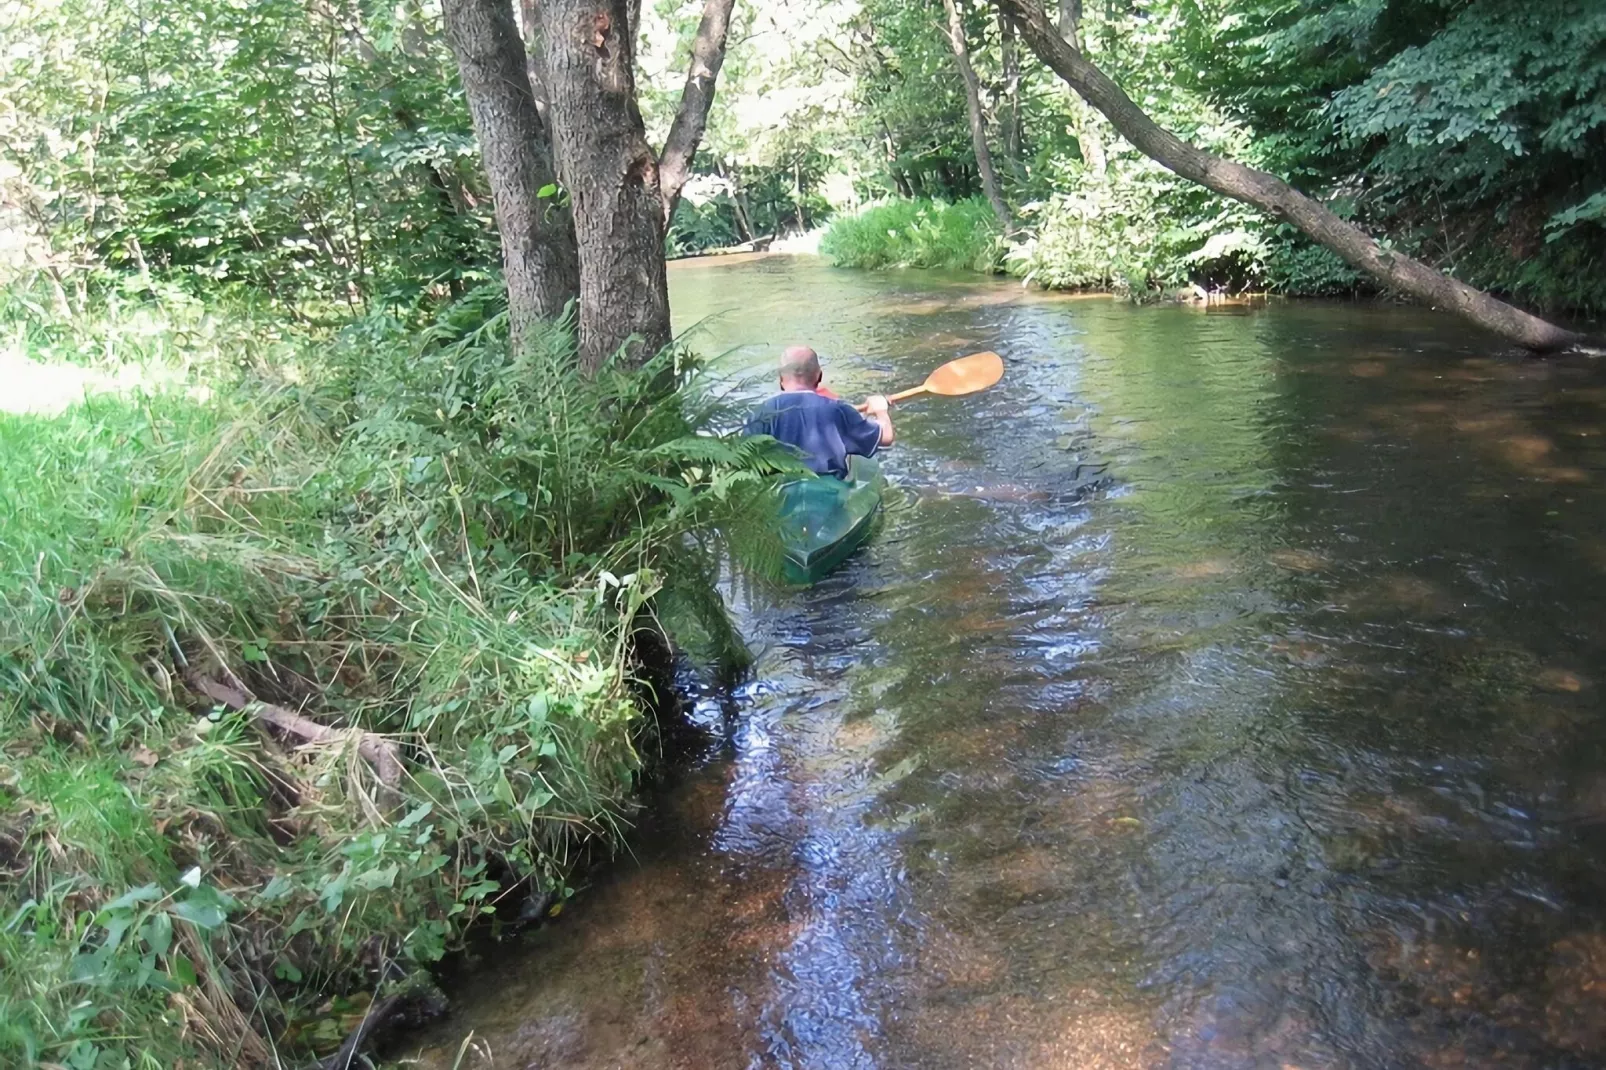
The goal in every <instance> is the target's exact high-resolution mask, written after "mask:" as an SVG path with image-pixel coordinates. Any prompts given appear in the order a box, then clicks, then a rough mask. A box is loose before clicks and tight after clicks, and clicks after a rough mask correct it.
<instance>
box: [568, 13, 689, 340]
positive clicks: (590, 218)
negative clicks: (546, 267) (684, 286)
mask: <svg viewBox="0 0 1606 1070" xmlns="http://www.w3.org/2000/svg"><path fill="white" fill-rule="evenodd" d="M543 15H544V18H543V22H544V24H545V29H546V45H547V50H546V60H547V63H546V66H547V79H548V85H547V88H548V91H549V92H550V93H551V116H552V128H553V134H554V137H553V144H554V147H555V148H556V150H557V161H558V174H559V175H561V176H562V178H563V185H564V188H565V189H567V190H568V192H569V199H570V202H571V204H572V205H573V207H574V222H575V236H576V238H577V239H578V240H579V245H580V359H581V365H582V367H584V368H585V369H586V370H587V371H595V370H596V369H597V368H599V367H601V366H602V363H603V362H604V361H605V360H607V359H608V358H609V357H611V356H612V355H613V354H614V353H616V352H617V351H619V350H620V348H621V347H623V346H625V345H626V344H627V343H628V344H629V348H628V350H627V352H626V359H627V360H628V361H630V362H631V363H636V364H639V363H641V362H642V361H644V360H646V359H647V358H648V357H650V356H652V355H653V354H654V353H656V352H658V350H660V349H662V348H663V347H664V346H666V345H668V344H669V339H670V328H669V289H668V283H667V280H666V277H665V270H664V206H663V198H662V196H661V194H660V192H659V183H658V159H657V157H656V156H654V155H653V151H652V149H651V148H649V147H648V145H647V133H646V130H645V129H644V127H643V126H642V121H641V110H640V108H638V107H637V105H636V80H635V49H634V47H633V45H634V36H633V33H632V31H631V29H630V17H629V5H628V2H627V0H545V4H544V11H543Z"/></svg>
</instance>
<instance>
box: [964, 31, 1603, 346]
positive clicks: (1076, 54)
mask: <svg viewBox="0 0 1606 1070" xmlns="http://www.w3.org/2000/svg"><path fill="white" fill-rule="evenodd" d="M993 3H994V4H995V5H996V6H997V7H998V9H999V10H1000V11H1002V12H1003V13H1004V14H1005V15H1007V16H1008V17H1009V18H1010V19H1011V21H1013V22H1014V23H1015V25H1016V27H1017V28H1018V29H1019V30H1020V34H1021V37H1022V39H1024V40H1025V41H1026V43H1027V44H1028V45H1029V46H1030V47H1031V49H1032V51H1033V52H1035V53H1037V55H1038V58H1040V59H1041V60H1042V61H1043V62H1044V63H1046V64H1048V66H1049V67H1050V68H1052V69H1053V70H1054V72H1055V73H1056V74H1058V75H1059V76H1060V77H1061V78H1063V79H1065V81H1066V82H1067V83H1069V84H1070V86H1071V88H1072V89H1074V90H1076V91H1077V92H1078V93H1079V94H1081V95H1082V97H1083V98H1084V99H1085V100H1086V101H1087V102H1088V103H1089V104H1091V105H1093V107H1095V108H1097V109H1098V110H1099V111H1101V112H1103V113H1104V116H1105V117H1106V118H1107V119H1109V120H1110V124H1111V125H1112V126H1114V127H1115V129H1116V130H1117V131H1119V132H1120V133H1121V135H1122V136H1124V137H1125V138H1126V139H1127V140H1128V141H1130V142H1131V143H1132V145H1133V146H1134V147H1135V148H1136V149H1137V150H1138V151H1139V152H1142V153H1143V154H1144V155H1146V156H1148V157H1149V158H1151V159H1153V160H1155V161H1156V162H1158V163H1160V164H1161V165H1163V166H1165V167H1166V168H1169V169H1170V170H1171V171H1174V172H1176V173H1177V174H1178V175H1181V176H1182V177H1183V178H1186V179H1188V180H1190V181H1193V182H1197V183H1199V184H1200V185H1201V186H1204V187H1206V188H1207V189H1212V190H1215V191H1216V192H1217V193H1220V194H1222V195H1224V196H1227V197H1231V198H1233V199H1234V200H1238V201H1242V202H1244V203H1245V204H1249V205H1253V206H1254V207H1256V208H1259V209H1261V210H1262V211H1265V212H1268V213H1270V214H1271V215H1273V216H1275V217H1277V218H1278V219H1284V220H1287V221H1288V222H1289V223H1292V224H1293V225H1294V226H1296V227H1298V228H1299V229H1300V230H1301V231H1303V232H1304V233H1305V234H1307V235H1309V236H1310V237H1311V238H1312V239H1314V240H1315V241H1317V242H1320V243H1321V244H1322V245H1325V246H1326V247H1327V248H1329V249H1331V250H1332V251H1333V252H1334V253H1336V254H1338V255H1339V256H1340V257H1342V258H1343V259H1344V260H1345V261H1347V262H1348V263H1349V264H1351V265H1352V266H1354V267H1356V268H1358V269H1359V270H1361V271H1364V272H1366V273H1367V274H1368V275H1371V276H1372V277H1373V278H1376V279H1377V280H1379V281H1380V282H1382V283H1383V284H1384V285H1385V286H1388V287H1390V288H1393V289H1397V290H1401V291H1404V292H1405V293H1408V294H1410V295H1411V296H1413V297H1415V298H1417V299H1419V300H1421V301H1424V302H1426V303H1428V304H1430V305H1434V306H1437V307H1441V308H1445V309H1448V310H1449V311H1452V312H1455V313H1457V314H1458V315H1460V316H1462V317H1464V318H1465V319H1468V320H1470V321H1472V322H1473V323H1476V324H1478V325H1479V326H1480V327H1483V328H1484V329H1486V330H1489V331H1493V332H1494V333H1495V334H1498V335H1500V336H1502V337H1504V338H1507V339H1509V340H1510V341H1513V342H1515V343H1517V344H1518V345H1520V346H1523V347H1524V348H1526V349H1531V350H1534V351H1535V352H1551V351H1554V350H1558V349H1566V348H1568V347H1569V346H1573V345H1577V344H1579V343H1581V342H1582V341H1583V339H1582V337H1581V336H1580V335H1578V334H1575V333H1574V332H1572V331H1569V330H1566V329H1565V328H1562V327H1558V326H1556V325H1555V324H1553V323H1549V322H1546V321H1545V320H1542V319H1540V318H1539V317H1538V316H1534V315H1531V314H1529V313H1527V312H1524V311H1522V310H1521V309H1519V308H1515V307H1513V306H1511V305H1508V304H1506V303H1505V302H1504V301H1501V300H1499V299H1497V298H1495V297H1492V296H1490V295H1489V294H1487V293H1484V292H1483V291H1482V290H1478V289H1475V288H1473V287H1471V286H1468V285H1467V284H1466V283H1464V282H1460V281H1459V280H1456V279H1452V278H1450V277H1449V276H1448V275H1445V274H1443V273H1442V272H1439V271H1435V270H1434V269H1433V268H1431V267H1429V266H1428V265H1426V264H1424V263H1421V262H1420V261H1417V260H1413V259H1411V258H1410V257H1407V256H1405V255H1403V254H1401V253H1399V252H1396V251H1394V250H1390V249H1385V248H1383V247H1382V246H1381V245H1379V244H1378V243H1377V241H1376V240H1374V239H1373V238H1372V237H1371V236H1370V235H1369V234H1367V233H1366V232H1365V231H1363V230H1361V229H1360V228H1359V227H1357V226H1355V225H1353V224H1351V223H1348V222H1345V221H1344V220H1342V219H1340V218H1339V217H1338V216H1337V215H1335V214H1334V213H1333V212H1331V211H1329V210H1328V209H1327V208H1326V207H1325V206H1324V205H1322V204H1320V203H1318V202H1317V201H1314V200H1312V199H1311V198H1309V197H1307V196H1305V195H1304V194H1303V193H1300V192H1299V191H1298V190H1296V189H1294V188H1293V187H1292V186H1290V185H1288V183H1286V182H1284V181H1283V180H1282V179H1280V178H1277V177H1276V176H1274V175H1270V174H1267V173H1266V172H1265V171H1258V170H1256V169H1255V168H1252V167H1246V166H1245V165H1243V164H1241V163H1238V162H1237V161H1236V160H1229V159H1225V158H1223V157H1221V156H1217V155H1215V154H1214V153H1211V152H1206V151H1205V150H1203V149H1201V148H1199V147H1197V146H1195V145H1190V144H1189V143H1188V142H1186V141H1183V140H1182V139H1181V138H1179V137H1177V136H1176V135H1175V134H1173V133H1171V132H1170V131H1169V130H1165V129H1163V128H1161V127H1160V126H1159V125H1158V124H1156V123H1155V121H1154V120H1153V119H1150V118H1149V116H1148V115H1147V114H1145V113H1144V111H1143V109H1142V108H1140V107H1138V106H1137V105H1136V104H1135V103H1133V102H1132V98H1130V97H1128V96H1127V95H1126V94H1125V93H1124V92H1122V91H1121V87H1120V86H1118V85H1116V84H1115V83H1114V82H1113V81H1111V80H1110V78H1109V77H1108V76H1107V75H1105V73H1104V72H1103V71H1101V70H1099V69H1098V68H1097V67H1095V66H1093V64H1092V63H1090V62H1088V60H1087V59H1086V57H1084V56H1083V55H1082V53H1081V51H1080V50H1079V49H1077V48H1076V47H1075V46H1073V45H1072V44H1071V43H1070V42H1069V41H1067V40H1065V38H1064V37H1062V36H1061V35H1060V34H1059V33H1058V32H1056V30H1055V28H1054V26H1053V25H1052V24H1051V23H1050V22H1049V20H1048V16H1047V15H1046V14H1044V12H1043V8H1042V6H1041V5H1040V4H1039V3H1038V0H993Z"/></svg>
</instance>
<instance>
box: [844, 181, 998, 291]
mask: <svg viewBox="0 0 1606 1070" xmlns="http://www.w3.org/2000/svg"><path fill="white" fill-rule="evenodd" d="M820 252H821V253H823V254H825V255H826V256H828V257H830V258H831V261H832V262H833V263H835V264H837V265H838V266H840V267H852V268H866V269H869V270H876V269H880V268H891V267H917V268H949V269H952V270H956V271H980V272H986V273H992V272H995V271H997V270H998V269H999V266H1000V265H1001V263H1002V261H1003V255H1004V244H1003V241H1002V239H1001V236H1000V234H999V229H998V220H997V219H996V218H995V217H994V215H993V212H992V209H991V208H990V207H989V206H988V204H987V202H986V201H984V200H982V199H981V198H979V197H978V198H972V199H970V200H964V201H955V202H953V203H952V204H949V203H946V202H944V201H932V200H899V201H886V202H884V203H881V204H875V205H871V206H870V207H868V208H866V209H864V210H863V211H861V212H859V213H858V214H857V215H852V216H838V217H837V218H836V219H835V220H833V221H832V223H831V227H830V229H829V230H827V231H826V232H825V236H824V238H822V239H821V241H820Z"/></svg>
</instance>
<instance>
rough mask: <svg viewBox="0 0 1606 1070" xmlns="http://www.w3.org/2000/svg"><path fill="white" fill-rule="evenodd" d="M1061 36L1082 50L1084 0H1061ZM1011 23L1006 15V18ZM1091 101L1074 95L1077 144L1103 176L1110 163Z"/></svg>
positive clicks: (1089, 164) (1073, 123)
mask: <svg viewBox="0 0 1606 1070" xmlns="http://www.w3.org/2000/svg"><path fill="white" fill-rule="evenodd" d="M1059 4H1060V12H1059V14H1060V22H1059V30H1060V36H1061V37H1063V38H1065V40H1066V42H1067V43H1068V44H1069V45H1070V46H1071V47H1072V48H1074V49H1076V50H1077V51H1078V52H1080V51H1082V0H1059ZM1004 21H1005V22H1008V21H1009V20H1008V19H1007V18H1006V19H1005V20H1004ZM1096 114H1097V113H1095V112H1094V111H1093V109H1092V108H1090V107H1089V106H1088V103H1087V101H1085V100H1083V99H1082V98H1081V97H1080V96H1078V95H1077V94H1076V93H1074V92H1073V93H1072V94H1071V126H1072V127H1073V128H1074V129H1075V131H1076V147H1077V149H1078V150H1080V152H1081V153H1082V162H1083V163H1084V164H1086V165H1087V169H1088V170H1089V171H1092V172H1093V173H1094V174H1095V175H1099V176H1101V177H1102V176H1103V174H1104V172H1105V171H1106V170H1108V169H1109V166H1110V163H1109V160H1108V158H1107V157H1106V156H1105V155H1104V139H1103V138H1102V137H1100V136H1099V131H1098V119H1097V117H1096Z"/></svg>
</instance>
